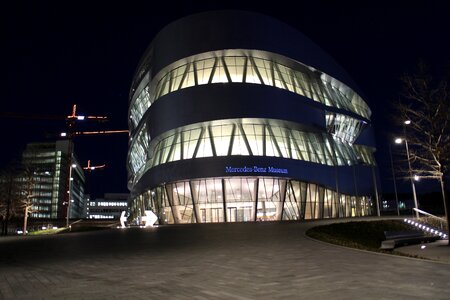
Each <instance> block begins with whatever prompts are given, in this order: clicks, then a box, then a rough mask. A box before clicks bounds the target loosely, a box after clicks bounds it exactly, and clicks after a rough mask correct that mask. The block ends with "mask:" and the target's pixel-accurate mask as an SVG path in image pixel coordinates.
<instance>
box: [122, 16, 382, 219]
mask: <svg viewBox="0 0 450 300" xmlns="http://www.w3.org/2000/svg"><path fill="white" fill-rule="evenodd" d="M370 115H371V111H370V108H369V107H368V105H367V103H366V102H365V100H364V99H363V98H362V93H361V91H360V90H359V89H358V87H357V86H356V84H355V83H354V81H353V80H352V79H351V78H350V77H349V75H348V74H347V73H346V72H345V71H344V70H343V69H342V67H340V66H339V65H338V64H337V63H336V62H335V61H334V60H333V59H332V58H331V57H330V56H329V55H328V54H326V53H325V52H324V51H323V50H322V49H320V48H319V47H318V46H317V45H315V44H314V43H313V42H312V41H311V40H310V39H308V38H307V37H306V36H304V35H303V34H301V33H300V32H298V31H296V30H295V29H293V28H292V27H290V26H289V25H287V24H285V23H283V22H280V21H278V20H276V19H274V18H272V17H268V16H265V15H261V14H258V13H251V12H244V11H212V12H207V13H199V14H195V15H191V16H188V17H185V18H182V19H180V20H177V21H175V22H173V23H171V24H169V25H167V26H166V27H165V28H163V29H162V30H161V31H160V32H159V33H158V34H157V35H156V36H155V38H154V39H153V41H152V43H151V44H150V46H149V47H148V49H147V50H146V52H145V53H144V55H143V57H142V59H141V61H140V63H139V66H138V68H137V71H136V73H135V76H134V79H133V82H132V86H131V90H130V96H129V111H128V116H129V129H130V140H129V152H128V156H127V168H128V188H129V190H130V193H131V194H130V199H131V201H130V204H129V210H130V215H131V218H132V219H139V218H140V217H142V216H143V215H144V214H145V210H152V211H153V212H154V213H155V214H156V215H157V216H158V222H159V224H178V223H211V222H247V221H250V222H251V221H271V220H307V219H322V218H342V217H359V216H367V215H371V214H374V213H376V203H377V201H376V195H377V191H376V186H377V183H376V176H375V174H376V164H375V160H374V156H373V153H374V152H375V143H374V138H373V129H372V125H371V121H370Z"/></svg>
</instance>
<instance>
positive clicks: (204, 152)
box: [195, 127, 213, 158]
mask: <svg viewBox="0 0 450 300" xmlns="http://www.w3.org/2000/svg"><path fill="white" fill-rule="evenodd" d="M210 156H213V151H212V146H211V139H210V137H209V131H208V128H206V127H205V128H204V129H203V136H202V138H201V140H200V144H199V147H198V151H197V155H196V156H195V157H196V158H199V157H210Z"/></svg>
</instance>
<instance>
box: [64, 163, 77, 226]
mask: <svg viewBox="0 0 450 300" xmlns="http://www.w3.org/2000/svg"><path fill="white" fill-rule="evenodd" d="M76 167H77V165H76V164H71V165H70V168H69V190H68V191H67V193H68V194H69V197H68V201H67V211H66V227H67V228H69V219H70V204H71V203H72V181H73V177H72V169H74V168H76Z"/></svg>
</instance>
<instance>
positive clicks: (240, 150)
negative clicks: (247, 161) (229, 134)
mask: <svg viewBox="0 0 450 300" xmlns="http://www.w3.org/2000/svg"><path fill="white" fill-rule="evenodd" d="M249 154H250V153H249V152H248V148H247V145H246V144H245V140H244V137H243V136H242V134H241V131H240V130H239V128H237V127H236V130H235V131H234V139H233V148H232V149H231V155H249Z"/></svg>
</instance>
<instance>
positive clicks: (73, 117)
mask: <svg viewBox="0 0 450 300" xmlns="http://www.w3.org/2000/svg"><path fill="white" fill-rule="evenodd" d="M0 118H14V119H28V120H30V119H38V120H65V121H66V124H67V131H66V132H63V133H61V134H60V137H63V138H66V139H68V140H69V149H68V164H67V168H68V174H69V177H68V179H67V182H66V191H67V193H66V199H65V201H64V202H63V205H67V208H66V227H68V228H70V227H69V218H70V203H71V202H72V201H71V200H72V199H71V183H72V168H74V166H73V165H72V162H73V138H74V137H76V136H93V135H110V134H118V133H128V132H129V131H128V130H100V131H75V124H76V122H78V121H85V120H87V121H96V122H106V121H108V117H106V116H84V115H77V105H76V104H74V105H73V106H72V113H71V114H70V115H68V116H60V115H42V114H21V113H12V112H0ZM88 167H90V168H91V169H90V170H93V169H92V168H94V169H97V168H103V167H105V165H102V166H90V161H88ZM83 169H85V168H83Z"/></svg>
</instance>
